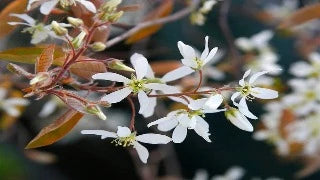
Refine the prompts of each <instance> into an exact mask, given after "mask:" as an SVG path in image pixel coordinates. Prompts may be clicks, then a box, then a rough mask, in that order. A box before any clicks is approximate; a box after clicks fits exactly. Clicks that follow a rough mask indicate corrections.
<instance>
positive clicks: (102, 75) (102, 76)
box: [92, 72, 130, 83]
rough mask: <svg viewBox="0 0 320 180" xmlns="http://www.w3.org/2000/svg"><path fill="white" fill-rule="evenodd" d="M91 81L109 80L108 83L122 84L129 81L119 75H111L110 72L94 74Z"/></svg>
mask: <svg viewBox="0 0 320 180" xmlns="http://www.w3.org/2000/svg"><path fill="white" fill-rule="evenodd" d="M92 79H99V80H109V81H116V82H123V83H128V82H129V81H130V79H128V78H126V77H124V76H122V75H120V74H117V73H111V72H106V73H98V74H95V75H93V76H92Z"/></svg>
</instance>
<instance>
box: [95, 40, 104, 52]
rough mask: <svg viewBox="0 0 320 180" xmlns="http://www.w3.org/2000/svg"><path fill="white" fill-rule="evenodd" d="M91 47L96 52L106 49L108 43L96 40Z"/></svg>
mask: <svg viewBox="0 0 320 180" xmlns="http://www.w3.org/2000/svg"><path fill="white" fill-rule="evenodd" d="M91 48H92V50H93V51H95V52H99V51H103V50H105V49H106V45H105V44H104V43H103V42H95V43H93V44H92V45H91Z"/></svg>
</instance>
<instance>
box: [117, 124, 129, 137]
mask: <svg viewBox="0 0 320 180" xmlns="http://www.w3.org/2000/svg"><path fill="white" fill-rule="evenodd" d="M130 134H131V130H130V129H129V128H128V127H125V126H118V130H117V135H118V136H119V137H128V136H129V135H130Z"/></svg>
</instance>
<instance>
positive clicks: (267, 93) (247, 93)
mask: <svg viewBox="0 0 320 180" xmlns="http://www.w3.org/2000/svg"><path fill="white" fill-rule="evenodd" d="M250 72H251V70H248V71H246V72H245V73H244V75H243V78H242V79H241V80H240V81H239V85H240V87H238V88H236V90H237V91H238V92H235V93H234V94H233V95H232V96H231V100H232V102H233V104H234V105H235V106H237V107H238V108H239V111H240V112H241V113H242V114H243V115H245V116H247V117H248V118H251V119H258V118H257V117H256V116H255V115H253V114H252V113H251V112H250V111H249V109H248V106H247V102H246V100H249V101H251V100H252V99H254V98H260V99H274V98H277V97H278V92H277V91H274V90H271V89H266V88H260V87H255V86H254V83H255V81H256V80H257V79H258V78H259V77H260V76H262V75H264V74H266V73H268V71H262V72H257V73H255V74H253V75H252V76H251V77H250V79H249V81H248V82H247V81H245V78H246V77H248V76H249V74H250ZM238 97H241V99H240V101H239V102H236V99H237V98H238Z"/></svg>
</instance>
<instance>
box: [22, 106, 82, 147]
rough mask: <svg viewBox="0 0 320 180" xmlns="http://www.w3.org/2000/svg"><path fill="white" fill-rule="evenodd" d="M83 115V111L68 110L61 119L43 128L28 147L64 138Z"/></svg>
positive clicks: (43, 144) (48, 143)
mask: <svg viewBox="0 0 320 180" xmlns="http://www.w3.org/2000/svg"><path fill="white" fill-rule="evenodd" d="M82 117H83V114H82V113H79V112H77V111H75V110H71V109H70V110H68V111H67V112H66V113H65V114H63V115H62V116H61V117H60V118H59V119H57V120H56V121H55V122H53V123H52V124H50V125H49V126H47V127H45V128H43V129H42V130H41V131H40V133H39V134H38V135H37V136H36V137H35V138H34V139H32V141H30V142H29V144H28V145H27V146H26V147H25V148H26V149H31V148H37V147H42V146H47V145H50V144H53V143H55V142H57V141H58V140H60V139H62V138H63V137H64V136H65V135H66V134H67V133H68V132H70V131H71V129H72V128H73V127H74V126H75V125H76V124H77V123H78V122H79V120H80V119H81V118H82Z"/></svg>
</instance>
